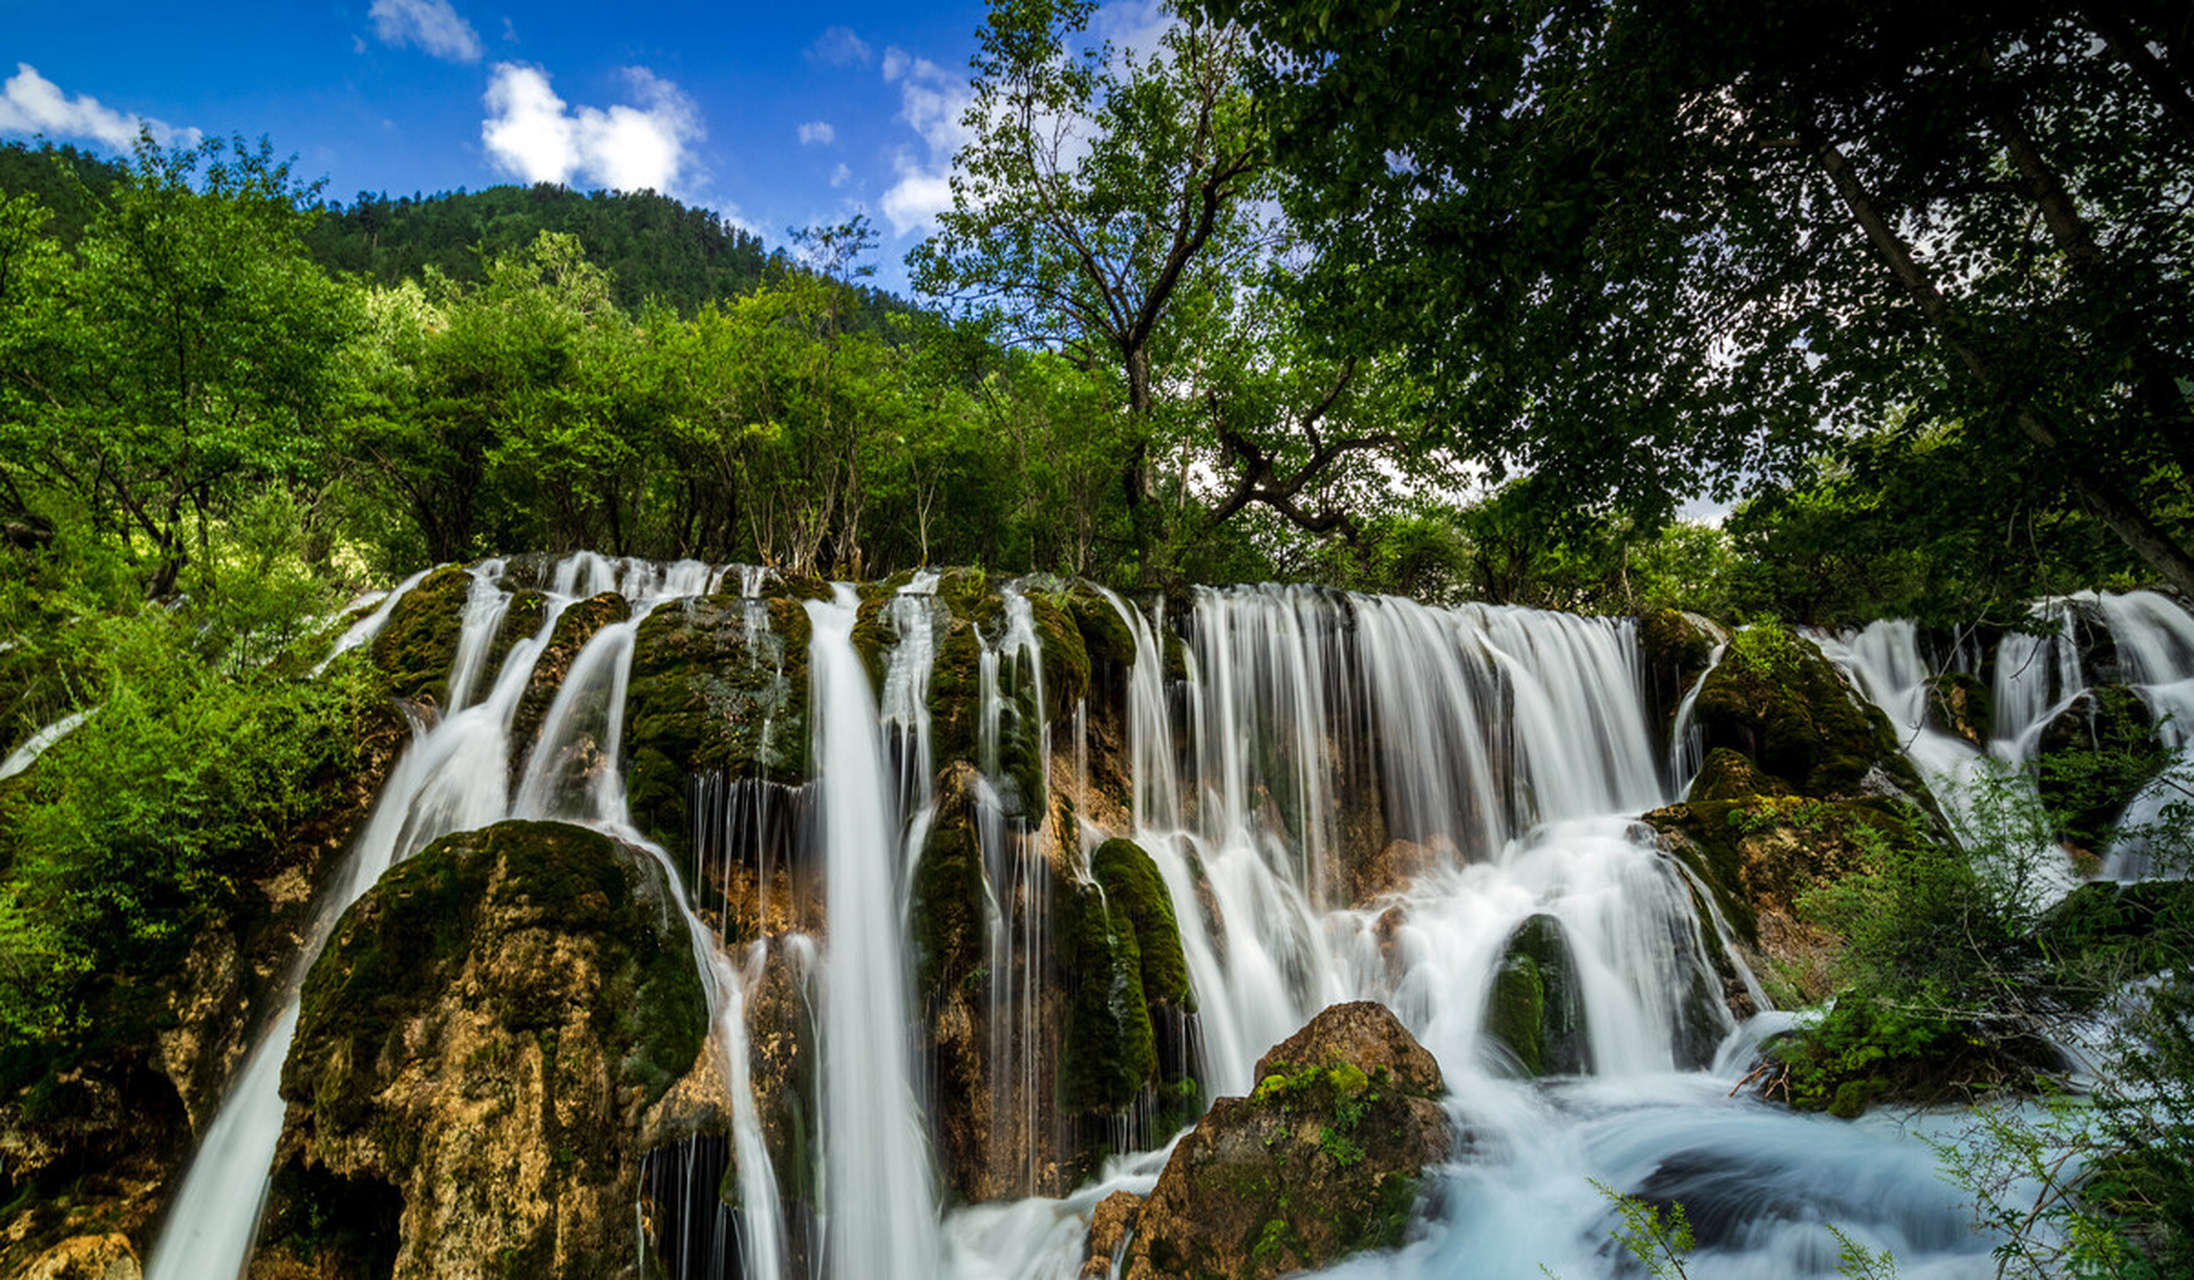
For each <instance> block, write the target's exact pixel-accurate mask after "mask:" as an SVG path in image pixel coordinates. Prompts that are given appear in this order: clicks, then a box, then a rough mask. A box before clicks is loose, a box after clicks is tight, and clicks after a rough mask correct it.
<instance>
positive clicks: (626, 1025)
mask: <svg viewBox="0 0 2194 1280" xmlns="http://www.w3.org/2000/svg"><path fill="white" fill-rule="evenodd" d="M643 856H644V855H640V854H636V853H633V852H631V851H628V850H626V849H624V847H623V846H620V845H618V844H617V843H616V842H615V841H613V840H611V839H610V838H609V837H608V836H605V835H603V834H601V833H600V832H597V831H592V830H588V829H586V828H583V827H573V826H568V825H565V824H562V823H554V822H502V823H497V824H496V825H494V826H491V827H487V828H484V829H482V830H479V831H470V832H462V833H459V834H457V835H452V836H446V837H444V838H443V839H441V840H438V841H436V842H435V843H434V844H432V845H429V846H428V847H427V848H426V849H424V850H422V851H421V852H420V853H418V854H416V855H414V856H413V857H410V858H407V859H405V860H404V861H403V862H401V863H399V864H398V865H397V866H396V867H394V868H392V869H391V870H390V871H389V873H388V874H387V875H385V876H383V877H382V878H381V881H380V883H379V884H377V885H375V886H374V888H373V889H372V890H370V891H369V892H368V893H367V895H366V896H365V897H363V898H361V899H359V901H358V902H357V903H354V904H353V905H352V907H351V908H350V910H348V911H346V912H345V913H344V915H343V918H342V920H341V922H340V923H339V924H338V925H337V926H336V930H335V934H334V937H333V938H332V939H331V940H330V942H329V944H328V948H327V950H326V951H325V952H323V953H322V955H321V956H320V958H319V959H318V960H317V961H315V962H314V964H313V967H312V971H311V973H310V975H309V976H308V977H307V979H306V981H305V987H304V993H303V997H302V1003H301V1006H300V1013H299V1017H298V1031H297V1038H296V1041H295V1045H294V1047H293V1048H292V1050H291V1056H290V1060H289V1062H288V1063H287V1064H286V1065H285V1066H284V1068H283V1083H282V1088H283V1093H284V1096H285V1097H288V1098H290V1099H291V1100H293V1101H299V1102H306V1103H308V1104H309V1105H311V1106H313V1107H314V1108H315V1109H316V1111H317V1112H318V1113H319V1114H320V1116H321V1122H322V1123H323V1124H333V1125H338V1126H348V1125H351V1124H356V1123H358V1122H360V1121H361V1120H363V1119H364V1116H365V1113H366V1112H368V1111H369V1110H370V1109H371V1107H372V1105H373V1095H374V1093H375V1092H376V1091H377V1088H378V1086H379V1083H380V1075H381V1073H382V1071H383V1070H384V1069H385V1068H386V1067H387V1066H388V1065H389V1064H392V1063H401V1062H402V1061H403V1060H404V1058H405V1057H406V1054H407V1051H406V1050H405V1049H404V1048H403V1046H402V1043H401V1040H402V1034H403V1028H404V1025H405V1023H406V1021H407V1020H408V1019H410V1018H412V1017H415V1016H417V1015H418V1014H419V1013H421V1011H423V1010H425V1009H426V1008H427V1007H428V1006H431V1005H433V1004H434V1003H435V1002H436V1001H438V1000H440V999H442V998H444V997H445V996H446V995H447V994H448V992H449V987H450V983H451V982H452V981H453V980H454V979H455V978H456V976H457V974H458V973H459V972H460V971H462V970H463V969H464V968H465V967H466V966H467V964H468V963H471V962H475V961H478V960H481V959H484V958H488V957H493V956H496V955H497V954H499V950H500V948H501V946H502V943H503V940H504V939H505V938H506V937H508V936H510V935H513V934H517V933H520V932H525V931H540V932H542V933H544V934H548V935H552V936H556V937H583V938H586V939H589V940H593V941H595V942H597V943H599V944H600V945H601V946H602V947H603V949H604V953H605V957H606V959H605V963H604V964H603V966H602V971H603V974H604V976H605V978H606V979H607V980H606V981H605V982H604V983H603V985H602V987H601V988H600V990H598V991H596V992H593V993H590V998H591V1004H590V1006H589V1008H588V1010H587V1011H588V1013H589V1014H590V1015H591V1017H592V1020H593V1022H594V1025H595V1026H596V1027H597V1028H598V1029H602V1030H603V1031H604V1032H605V1034H615V1035H616V1036H617V1037H618V1040H619V1043H620V1048H621V1052H620V1053H619V1055H618V1057H619V1061H620V1062H621V1064H622V1071H623V1074H624V1076H625V1078H626V1079H627V1080H628V1081H629V1082H630V1083H632V1084H636V1085H639V1086H641V1087H642V1088H643V1089H644V1090H645V1091H646V1094H647V1100H648V1101H649V1102H653V1101H654V1100H655V1099H656V1098H659V1097H661V1096H662V1093H663V1091H664V1090H666V1089H668V1088H669V1087H670V1085H671V1083H672V1082H673V1081H675V1080H676V1079H677V1078H678V1077H679V1076H680V1075H683V1074H684V1073H685V1071H686V1069H687V1067H689V1066H690V1065H691V1064H692V1062H693V1058H694V1055H695V1054H697V1053H698V1052H700V1048H701V1041H702V1038H703V1037H704V1036H705V1035H706V1034H707V1030H708V1007H707V1000H706V998H705V996H704V995H703V993H702V991H701V985H700V978H699V976H698V974H697V972H696V970H695V968H694V961H693V955H692V949H691V946H690V944H689V942H688V940H687V937H686V934H685V931H684V929H683V927H682V926H680V925H678V924H677V919H678V917H677V916H676V914H675V913H674V912H673V911H670V910H669V909H668V908H667V904H665V903H664V902H663V901H662V898H661V894H662V892H663V889H664V885H663V884H662V882H661V880H660V878H659V877H658V876H657V873H656V872H655V869H654V867H653V864H652V863H648V864H646V865H643V864H642V862H641V861H640V860H639V859H640V858H642V857H643ZM493 999H494V1002H495V1003H494V1007H495V1008H496V1010H497V1011H498V1017H499V1020H500V1021H501V1023H502V1026H503V1028H504V1029H505V1030H506V1031H511V1032H522V1031H529V1030H540V1029H545V1028H547V1027H550V1026H552V1025H554V1024H555V1022H556V1020H557V1019H558V1018H559V1017H560V1016H562V1014H563V1013H564V1012H565V1010H563V1009H560V1008H559V1007H558V1006H557V1005H556V1004H555V1003H554V1002H552V1001H551V1000H550V999H548V998H547V997H546V995H545V993H543V992H540V991H537V990H534V989H531V988H530V987H528V986H524V985H513V986H510V987H506V988H504V989H502V990H500V991H498V992H495V993H493ZM308 1046H309V1047H308Z"/></svg>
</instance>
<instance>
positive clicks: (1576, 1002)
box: [1486, 915, 1592, 1076]
mask: <svg viewBox="0 0 2194 1280" xmlns="http://www.w3.org/2000/svg"><path fill="white" fill-rule="evenodd" d="M1486 1032H1487V1034H1489V1035H1491V1036H1492V1037H1493V1039H1494V1040H1495V1041H1496V1042H1497V1043H1499V1044H1500V1045H1501V1047H1502V1048H1504V1049H1505V1050H1507V1051H1508V1054H1509V1056H1510V1057H1511V1058H1513V1059H1514V1060H1515V1062H1516V1065H1517V1066H1518V1067H1520V1068H1522V1070H1523V1072H1524V1074H1525V1075H1531V1076H1544V1075H1579V1074H1582V1073H1584V1072H1587V1071H1590V1070H1591V1069H1592V1048H1591V1043H1590V1041H1589V1040H1587V1038H1586V1036H1585V998H1584V990H1583V988H1582V987H1580V986H1579V985H1578V981H1577V960H1576V957H1575V956H1573V955H1571V954H1570V950H1569V940H1568V938H1566V937H1564V936H1563V934H1562V926H1561V923H1560V922H1559V921H1557V920H1555V919H1554V917H1552V916H1549V915H1535V916H1532V917H1531V918H1530V919H1528V920H1526V921H1524V922H1523V923H1522V924H1520V925H1518V926H1516V932H1514V933H1513V934H1510V935H1509V939H1508V946H1507V948H1506V949H1505V953H1504V955H1503V957H1502V960H1501V967H1500V968H1499V969H1497V970H1495V972H1494V975H1493V998H1492V999H1491V1000H1490V1001H1489V1002H1488V1004H1487V1007H1486Z"/></svg>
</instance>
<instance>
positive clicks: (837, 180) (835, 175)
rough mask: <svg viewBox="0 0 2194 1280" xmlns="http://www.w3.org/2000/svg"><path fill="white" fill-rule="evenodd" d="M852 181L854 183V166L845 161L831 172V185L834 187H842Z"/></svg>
mask: <svg viewBox="0 0 2194 1280" xmlns="http://www.w3.org/2000/svg"><path fill="white" fill-rule="evenodd" d="M851 181H853V166H852V165H849V164H847V163H845V162H844V161H840V162H839V164H838V167H837V168H835V169H833V170H831V171H830V185H831V186H833V187H842V186H844V185H846V184H847V183H849V182H851Z"/></svg>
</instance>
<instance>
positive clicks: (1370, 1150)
mask: <svg viewBox="0 0 2194 1280" xmlns="http://www.w3.org/2000/svg"><path fill="white" fill-rule="evenodd" d="M1258 1074H1259V1078H1260V1080H1259V1084H1258V1086H1257V1091H1256V1093H1254V1094H1253V1095H1251V1096H1250V1097H1247V1098H1222V1099H1220V1100H1219V1101H1217V1102H1216V1103H1214V1104H1212V1108H1211V1110H1210V1112H1208V1113H1207V1114H1206V1115H1205V1116H1204V1118H1203V1120H1202V1121H1201V1122H1200V1123H1199V1124H1198V1125H1197V1126H1196V1128H1195V1129H1194V1130H1193V1131H1191V1132H1190V1133H1189V1134H1188V1136H1186V1137H1184V1138H1182V1139H1181V1142H1180V1145H1178V1146H1176V1147H1175V1148H1174V1149H1173V1156H1172V1158H1171V1159H1169V1160H1168V1161H1167V1162H1166V1167H1165V1171H1164V1172H1163V1173H1161V1174H1160V1175H1159V1176H1158V1184H1157V1186H1155V1187H1153V1188H1152V1189H1151V1193H1150V1197H1149V1198H1148V1199H1147V1200H1145V1201H1144V1202H1143V1204H1142V1205H1141V1206H1140V1209H1139V1212H1138V1213H1137V1215H1136V1223H1135V1234H1134V1237H1133V1239H1132V1240H1130V1242H1129V1244H1128V1252H1127V1258H1126V1264H1125V1267H1124V1271H1123V1274H1124V1275H1125V1276H1126V1277H1127V1280H1190V1278H1192V1277H1193V1278H1195V1280H1202V1278H1203V1277H1207V1276H1219V1277H1227V1280H1271V1277H1276V1276H1281V1275H1286V1274H1289V1273H1292V1272H1296V1271H1304V1270H1310V1269H1314V1268H1318V1267H1323V1266H1326V1265H1328V1264H1330V1263H1332V1262H1335V1261H1337V1260H1339V1259H1340V1258H1343V1257H1346V1256H1348V1255H1349V1254H1352V1253H1356V1252H1359V1251H1362V1250H1365V1249H1383V1248H1392V1247H1394V1246H1396V1245H1399V1244H1400V1243H1401V1242H1402V1239H1403V1236H1404V1234H1405V1233H1406V1232H1407V1230H1408V1225H1409V1220H1410V1215H1411V1213H1412V1211H1413V1209H1414V1207H1415V1205H1416V1203H1417V1199H1418V1195H1419V1192H1420V1190H1421V1188H1422V1179H1423V1176H1424V1171H1425V1170H1426V1168H1427V1167H1429V1166H1431V1165H1433V1164H1436V1163H1438V1162H1440V1161H1443V1160H1446V1159H1447V1158H1448V1157H1449V1156H1450V1154H1451V1153H1452V1151H1453V1145H1454V1144H1453V1138H1452V1136H1451V1134H1450V1133H1449V1130H1448V1125H1447V1115H1446V1113H1445V1112H1444V1111H1443V1110H1442V1109H1441V1107H1440V1105H1439V1103H1437V1102H1435V1101H1433V1099H1432V1098H1431V1097H1430V1096H1428V1095H1429V1094H1430V1093H1431V1092H1432V1091H1433V1090H1436V1089H1438V1088H1439V1068H1438V1065H1437V1064H1436V1063H1434V1062H1433V1061H1432V1058H1431V1055H1430V1054H1428V1053H1426V1052H1425V1050H1424V1047H1423V1046H1422V1045H1419V1044H1418V1043H1417V1042H1416V1041H1415V1040H1414V1039H1413V1038H1411V1037H1410V1035H1409V1032H1408V1031H1407V1030H1406V1029H1404V1028H1403V1027H1402V1025H1401V1023H1400V1022H1399V1021H1398V1020H1396V1019H1395V1018H1394V1015H1393V1014H1391V1013H1389V1012H1387V1010H1386V1009H1385V1008H1384V1007H1383V1006H1380V1005H1376V1004H1371V1003H1368V1002H1359V1003H1356V1004H1346V1005H1336V1006H1334V1007H1333V1008H1330V1009H1327V1010H1326V1011H1325V1012H1324V1013H1321V1014H1319V1015H1318V1017H1317V1018H1315V1019H1313V1020H1312V1022H1311V1024H1310V1025H1309V1026H1308V1027H1305V1028H1304V1029H1303V1030H1302V1031H1301V1032H1298V1033H1297V1034H1296V1035H1294V1036H1292V1037H1290V1038H1289V1039H1288V1041H1287V1042H1286V1043H1285V1044H1282V1045H1280V1046H1278V1047H1277V1048H1275V1049H1274V1050H1273V1051H1272V1052H1271V1053H1268V1054H1266V1055H1265V1058H1264V1060H1263V1061H1262V1062H1261V1063H1260V1064H1259V1067H1258Z"/></svg>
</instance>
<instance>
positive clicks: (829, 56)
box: [808, 27, 874, 67]
mask: <svg viewBox="0 0 2194 1280" xmlns="http://www.w3.org/2000/svg"><path fill="white" fill-rule="evenodd" d="M873 56H874V54H873V53H871V52H870V50H869V47H868V41H866V40H863V39H862V38H861V37H859V36H857V35H855V34H853V28H851V27H829V28H826V29H825V30H824V32H823V34H822V35H820V36H818V37H816V40H815V43H814V44H811V45H809V46H808V61H810V62H821V63H827V64H828V65H830V66H833V67H850V66H852V65H854V64H855V63H861V64H864V65H865V64H867V62H868V60H869V59H870V58H871V57H873Z"/></svg>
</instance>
